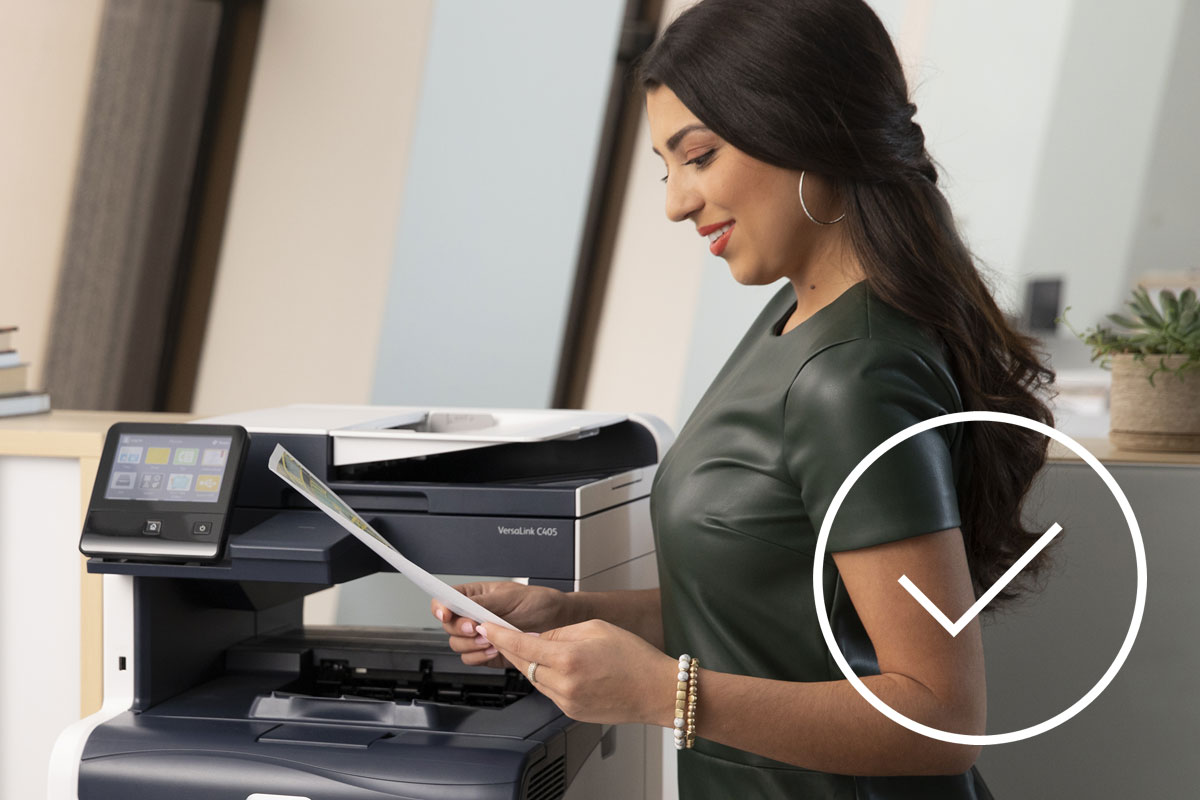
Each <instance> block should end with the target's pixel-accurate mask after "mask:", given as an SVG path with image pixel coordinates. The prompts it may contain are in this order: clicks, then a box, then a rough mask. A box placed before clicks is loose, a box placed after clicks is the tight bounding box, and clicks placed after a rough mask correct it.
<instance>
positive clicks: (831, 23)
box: [637, 0, 1054, 600]
mask: <svg viewBox="0 0 1200 800" xmlns="http://www.w3.org/2000/svg"><path fill="white" fill-rule="evenodd" d="M637 78H638V83H639V84H640V85H641V86H642V87H643V88H644V89H646V90H651V89H654V88H657V87H659V86H664V85H665V86H667V87H668V88H670V89H671V90H672V91H673V92H674V93H675V95H676V96H677V97H678V98H679V99H680V100H681V101H682V102H683V104H684V105H685V106H687V107H688V109H689V110H690V111H691V112H692V113H693V114H695V115H696V117H697V118H699V119H700V121H701V122H703V123H704V124H705V125H707V126H708V127H709V128H710V129H711V130H712V131H713V132H714V133H716V134H717V135H718V136H720V137H721V138H723V139H724V140H725V141H727V142H729V143H730V144H731V145H733V146H734V147H736V148H737V149H739V150H741V151H742V152H744V153H747V154H748V155H750V156H752V157H754V158H756V159H758V160H760V161H764V162H766V163H768V164H772V165H774V166H777V167H783V168H786V169H792V170H801V169H806V170H810V171H813V172H816V173H819V174H821V175H824V176H825V177H827V178H828V179H830V180H831V181H832V183H833V186H834V188H835V191H836V193H837V196H838V198H839V199H840V201H841V202H842V203H843V204H844V206H845V209H846V218H845V221H844V223H843V224H845V225H847V226H848V228H849V230H848V233H849V236H850V241H851V243H852V246H853V247H854V250H855V252H856V254H857V256H858V258H859V260H860V261H861V263H862V266H863V269H864V270H865V272H866V281H867V283H868V285H869V287H870V289H871V290H872V292H873V293H874V294H875V295H876V296H877V297H879V298H880V299H881V300H883V301H884V302H886V303H888V304H889V305H891V306H893V307H895V308H897V309H899V310H900V311H902V312H904V313H906V314H907V315H909V316H910V317H912V318H913V319H915V320H916V321H917V322H918V323H920V324H921V325H922V326H923V327H924V328H926V329H927V330H928V331H929V332H930V333H931V334H932V335H933V336H934V337H935V339H936V340H937V341H939V342H940V343H941V344H942V347H943V350H944V352H945V354H946V357H947V360H948V362H949V366H950V368H951V370H952V371H953V373H954V375H955V378H956V379H957V381H958V388H959V392H960V394H961V396H962V401H963V407H964V409H965V410H968V411H971V410H989V411H1004V412H1008V413H1010V414H1018V415H1021V416H1023V417H1027V418H1029V419H1033V420H1037V421H1039V422H1043V423H1045V424H1047V425H1053V415H1052V413H1051V411H1050V409H1049V407H1048V406H1047V404H1046V402H1045V400H1044V399H1042V395H1043V394H1044V392H1043V390H1044V389H1045V388H1046V387H1047V386H1048V385H1049V384H1050V383H1051V382H1052V381H1053V379H1054V373H1052V372H1051V371H1050V370H1048V369H1047V368H1046V367H1045V366H1044V365H1043V364H1042V363H1041V361H1040V360H1039V358H1038V356H1037V354H1036V353H1035V351H1034V340H1033V339H1031V338H1030V337H1027V336H1024V335H1022V334H1020V333H1018V332H1016V331H1014V330H1013V329H1012V327H1011V326H1010V325H1009V324H1008V322H1007V320H1006V319H1005V318H1004V315H1003V314H1002V313H1001V311H1000V309H999V308H998V307H997V306H996V302H995V300H994V299H993V298H992V294H991V291H990V290H989V289H988V286H987V285H986V283H985V282H984V280H983V278H982V277H981V276H980V274H979V271H978V269H977V268H976V265H975V259H974V258H973V256H972V255H971V253H970V251H969V250H968V249H967V247H966V245H965V244H964V243H963V240H962V238H961V237H960V235H959V233H958V230H957V229H956V226H955V223H954V218H953V216H952V214H951V212H950V206H949V204H948V203H947V202H946V198H945V197H944V196H943V194H942V192H941V190H940V189H938V186H937V179H938V173H937V168H936V167H935V166H934V163H933V161H932V160H931V159H930V157H929V154H928V152H926V150H925V136H924V133H923V132H922V131H921V126H920V125H918V124H917V123H916V122H914V121H913V115H914V114H915V113H916V110H917V108H916V106H915V105H913V104H912V103H911V102H910V101H909V97H908V87H907V84H906V83H905V79H904V72H903V70H902V69H901V66H900V60H899V58H897V56H896V50H895V47H894V46H893V45H892V41H891V39H890V38H889V37H888V34H887V31H886V30H885V29H884V27H883V24H882V23H881V22H880V21H879V18H878V17H877V16H876V15H875V13H874V12H873V11H872V10H871V9H870V7H868V6H867V4H866V3H865V2H862V0H704V1H703V2H701V3H698V4H697V5H694V6H692V7H690V8H688V9H687V10H686V11H684V12H683V13H682V14H680V15H679V17H678V18H677V19H675V21H674V22H672V23H671V25H670V26H669V27H668V28H667V30H666V31H665V32H664V33H663V34H662V36H661V37H659V39H658V40H657V41H656V42H655V43H654V44H653V46H652V47H651V48H650V50H648V51H647V52H646V53H645V54H644V55H643V57H642V58H641V59H640V60H639V62H638V65H637ZM964 433H965V434H967V436H968V437H969V438H970V445H969V446H968V447H967V448H966V452H965V456H966V459H967V464H966V465H965V466H966V469H965V472H964V478H963V480H961V481H960V483H959V486H958V496H959V505H960V513H961V516H962V523H963V535H964V539H965V542H966V549H967V560H968V563H969V564H970V568H971V578H972V581H973V583H974V585H975V591H976V594H977V595H978V594H979V593H980V592H981V591H983V590H984V589H985V588H986V587H989V586H991V585H992V584H993V583H994V582H995V581H996V579H997V578H999V577H1000V575H1002V574H1003V573H1004V571H1005V570H1006V569H1007V568H1008V567H1009V566H1010V565H1011V564H1012V563H1013V562H1014V561H1016V559H1017V558H1019V557H1020V556H1021V554H1022V553H1024V552H1025V551H1026V550H1027V549H1028V548H1029V547H1030V546H1031V545H1032V544H1033V542H1034V541H1036V539H1037V538H1038V537H1039V536H1040V535H1041V533H1042V531H1028V530H1026V529H1025V528H1024V527H1023V525H1022V523H1021V518H1020V517H1021V505H1022V501H1023V499H1024V497H1025V495H1026V493H1027V492H1028V491H1029V488H1030V485H1031V484H1032V482H1033V479H1034V477H1035V476H1036V475H1037V473H1038V471H1039V470H1040V469H1041V468H1042V466H1043V465H1044V463H1045V460H1046V450H1047V445H1048V440H1047V439H1046V437H1044V436H1042V435H1041V434H1040V433H1037V432H1035V431H1030V430H1028V429H1025V428H1019V427H1017V426H1014V425H1005V424H999V423H986V424H975V425H971V426H965V427H964ZM1045 555H1046V554H1045V553H1043V554H1042V556H1041V557H1039V558H1038V559H1037V560H1035V562H1034V563H1033V564H1032V565H1031V566H1030V568H1029V569H1027V570H1026V571H1025V572H1024V573H1023V576H1024V578H1025V581H1026V582H1025V584H1024V586H1025V587H1028V585H1029V581H1030V580H1031V579H1036V577H1037V575H1038V571H1039V569H1040V568H1042V567H1044V565H1045V560H1044V557H1045ZM1018 591H1019V588H1018V587H1017V586H1016V582H1014V583H1013V584H1009V588H1008V590H1006V591H1005V592H1004V593H1002V594H1001V596H1000V598H999V599H1001V600H1007V599H1012V598H1013V597H1015V596H1017V594H1018Z"/></svg>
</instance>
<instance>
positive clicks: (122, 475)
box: [112, 472, 137, 489]
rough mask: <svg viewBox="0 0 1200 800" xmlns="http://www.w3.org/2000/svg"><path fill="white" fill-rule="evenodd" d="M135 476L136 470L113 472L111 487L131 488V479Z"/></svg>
mask: <svg viewBox="0 0 1200 800" xmlns="http://www.w3.org/2000/svg"><path fill="white" fill-rule="evenodd" d="M136 477H137V473H136V472H114V473H113V480H112V488H114V489H132V488H133V481H134V479H135V478H136Z"/></svg>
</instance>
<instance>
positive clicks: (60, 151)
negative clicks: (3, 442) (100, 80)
mask: <svg viewBox="0 0 1200 800" xmlns="http://www.w3.org/2000/svg"><path fill="white" fill-rule="evenodd" d="M102 5H103V4H102V2H101V0H39V2H35V3H31V2H27V0H0V327H3V326H6V325H17V326H19V327H20V331H19V332H18V333H17V337H16V343H15V345H16V347H17V349H18V350H19V351H20V353H21V356H22V360H23V361H27V362H30V363H31V364H32V365H33V366H32V371H31V375H30V383H31V385H32V386H33V387H35V388H37V387H40V386H41V375H42V368H43V366H44V364H45V353H46V344H47V341H48V339H49V335H50V326H51V324H52V320H51V316H50V315H51V306H52V304H53V302H54V291H55V288H56V285H57V281H58V267H59V262H60V260H61V258H62V247H63V241H64V238H65V235H66V227H67V215H68V212H69V210H70V203H71V188H72V185H73V183H74V179H75V166H76V163H77V162H78V157H79V150H80V137H81V135H82V132H83V118H84V113H85V111H86V109H87V96H88V90H89V88H90V85H91V75H92V61H93V60H94V57H95V53H96V41H97V37H98V34H99V30H100V10H101V7H102Z"/></svg>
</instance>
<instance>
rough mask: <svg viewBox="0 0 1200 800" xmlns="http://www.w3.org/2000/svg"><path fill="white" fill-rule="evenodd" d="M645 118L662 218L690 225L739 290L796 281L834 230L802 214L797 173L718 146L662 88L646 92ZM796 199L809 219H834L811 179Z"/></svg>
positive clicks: (823, 188)
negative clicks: (656, 160)
mask: <svg viewBox="0 0 1200 800" xmlns="http://www.w3.org/2000/svg"><path fill="white" fill-rule="evenodd" d="M646 114H647V116H648V117H649V120H650V136H651V140H652V142H653V145H654V152H655V153H657V154H658V155H659V156H660V157H661V158H662V159H663V162H664V163H665V164H666V168H667V177H666V185H667V207H666V210H667V217H668V218H669V219H671V220H672V221H674V222H682V221H684V220H690V221H691V222H692V223H693V224H694V225H695V226H696V229H697V232H698V233H699V234H700V236H702V237H703V240H702V246H704V247H707V248H708V249H709V252H711V253H713V254H714V255H717V256H720V257H722V258H724V259H725V260H726V261H727V262H728V263H729V269H730V271H731V272H732V273H733V277H734V279H736V280H737V281H738V282H739V283H743V284H748V285H761V284H768V283H774V282H775V281H777V280H779V279H780V278H783V277H788V278H793V279H796V280H800V281H803V280H804V279H805V277H806V275H807V270H808V265H809V264H810V263H811V261H812V260H813V257H814V254H815V253H817V252H818V251H819V249H820V248H821V247H822V246H824V244H825V242H824V240H825V239H826V238H828V237H829V236H830V235H832V234H833V233H834V231H833V230H831V229H832V228H835V227H837V226H828V228H826V226H818V225H815V224H813V223H812V222H811V221H810V220H809V219H808V218H807V217H806V216H805V215H804V210H803V208H802V207H801V206H800V195H799V192H798V191H797V188H798V186H799V183H800V172H799V171H794V170H788V169H783V168H781V167H774V166H771V165H770V164H767V163H765V162H762V161H758V160H757V159H754V158H751V157H750V156H748V155H746V154H745V153H743V152H742V151H740V150H738V149H736V148H735V147H733V146H732V145H730V144H728V143H726V142H725V141H724V140H723V139H721V137H719V136H717V135H716V134H715V133H713V132H712V131H710V130H709V129H708V128H706V127H705V126H704V124H703V123H702V122H701V121H700V120H699V119H697V118H696V115H695V114H693V113H692V112H691V111H689V110H688V108H687V107H686V106H685V105H684V104H683V103H682V102H680V100H679V98H678V97H676V96H675V93H674V92H673V91H671V90H670V89H669V88H667V87H666V86H660V87H658V88H657V89H653V90H651V91H650V92H648V93H647V95H646ZM804 200H805V202H806V203H807V204H808V209H809V211H811V212H812V213H813V215H814V216H816V217H817V219H834V218H836V217H837V215H838V214H839V213H841V212H840V211H836V210H835V209H834V208H833V204H832V203H831V202H830V198H829V187H828V184H827V183H826V182H825V181H824V180H822V179H821V178H820V177H819V176H817V175H813V174H811V173H810V174H808V175H807V176H806V177H805V179H804ZM822 214H825V215H826V216H824V217H823V216H821V215H822ZM721 232H723V235H719V236H718V234H721ZM710 238H715V240H714V241H710Z"/></svg>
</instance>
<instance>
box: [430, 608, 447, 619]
mask: <svg viewBox="0 0 1200 800" xmlns="http://www.w3.org/2000/svg"><path fill="white" fill-rule="evenodd" d="M433 615H434V616H435V617H437V618H438V622H445V621H446V620H444V619H442V610H441V609H440V608H439V609H438V610H437V611H435V612H433Z"/></svg>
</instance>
